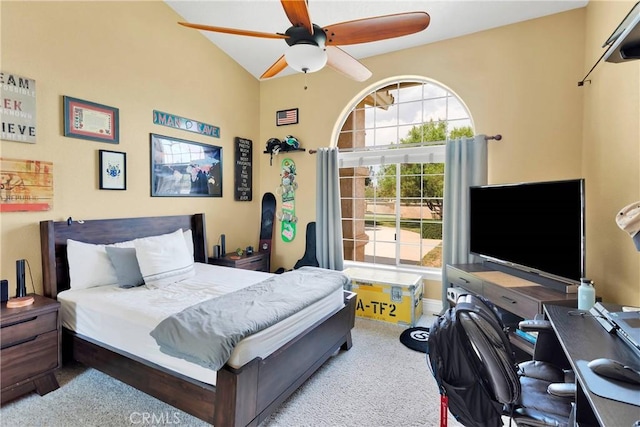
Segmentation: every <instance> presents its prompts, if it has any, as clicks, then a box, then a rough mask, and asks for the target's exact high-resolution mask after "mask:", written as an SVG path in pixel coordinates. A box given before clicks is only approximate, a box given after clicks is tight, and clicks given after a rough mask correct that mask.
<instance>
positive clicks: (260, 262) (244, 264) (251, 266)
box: [236, 257, 267, 271]
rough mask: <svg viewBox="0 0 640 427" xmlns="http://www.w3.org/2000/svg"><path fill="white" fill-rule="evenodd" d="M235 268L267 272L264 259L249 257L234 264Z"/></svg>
mask: <svg viewBox="0 0 640 427" xmlns="http://www.w3.org/2000/svg"><path fill="white" fill-rule="evenodd" d="M236 268H242V269H244V270H255V271H267V259H266V257H251V258H246V259H243V260H240V261H238V262H237V263H236Z"/></svg>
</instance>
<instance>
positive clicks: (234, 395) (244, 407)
mask: <svg viewBox="0 0 640 427" xmlns="http://www.w3.org/2000/svg"><path fill="white" fill-rule="evenodd" d="M178 228H182V229H183V230H187V229H191V230H192V232H193V242H194V258H195V260H196V262H206V260H207V250H206V238H205V227H204V214H195V215H180V216H163V217H145V218H121V219H103V220H91V221H84V222H77V221H72V222H71V223H70V224H69V223H67V221H61V222H54V221H42V222H40V243H41V250H42V274H43V287H44V294H45V295H46V296H48V297H50V298H54V299H55V298H56V297H57V294H58V292H61V291H63V290H65V289H69V274H68V271H69V268H68V262H67V239H73V240H78V241H83V242H87V243H94V244H98V243H103V244H109V243H115V242H120V241H125V240H131V239H135V238H139V237H147V236H153V235H158V234H165V233H171V232H173V231H175V230H177V229H178ZM354 296H355V294H352V293H349V292H345V306H344V307H343V308H342V309H340V310H339V311H338V312H336V313H334V314H332V315H329V316H327V317H326V318H324V319H323V320H321V321H319V322H317V323H316V324H315V325H313V326H312V327H310V328H308V329H307V330H306V331H304V332H303V333H301V334H300V335H298V336H297V337H295V338H294V339H292V340H291V341H289V342H288V343H287V344H285V345H284V346H282V347H281V348H280V349H278V350H276V351H275V352H274V353H273V354H271V355H270V356H268V357H267V358H265V359H261V358H256V359H254V360H252V361H251V362H249V363H247V364H246V365H244V366H242V367H240V368H238V369H235V368H232V367H230V366H228V365H225V366H224V367H223V368H222V369H220V370H219V371H218V373H217V380H216V382H217V384H216V386H212V385H209V384H206V383H203V382H199V381H196V380H194V379H191V378H188V377H186V376H184V375H181V374H178V373H176V372H173V371H171V370H168V369H166V368H163V367H161V366H158V365H156V364H154V363H151V362H148V361H145V360H143V359H141V358H138V357H135V356H133V355H131V354H128V353H126V352H123V351H120V350H117V349H114V348H111V347H109V346H106V345H104V344H101V343H99V342H96V341H94V340H92V339H89V338H87V337H83V336H81V335H78V334H75V333H73V332H72V331H69V330H66V329H65V330H64V331H63V355H65V357H66V358H67V360H68V358H69V357H71V358H73V359H75V360H77V361H78V362H81V363H83V364H85V365H87V366H90V367H93V368H96V369H98V370H100V371H102V372H105V373H106V374H108V375H110V376H112V377H114V378H116V379H118V380H120V381H122V382H125V383H127V384H129V385H131V386H133V387H135V388H137V389H138V390H141V391H143V392H145V393H147V394H149V395H151V396H154V397H156V398H158V399H160V400H162V401H164V402H166V403H168V404H170V405H172V406H174V407H176V408H179V409H181V410H183V411H185V412H188V413H190V414H192V415H194V416H196V417H198V418H200V419H202V420H204V421H207V422H209V423H212V424H214V425H215V426H216V427H225V426H248V425H251V426H256V425H258V424H259V423H260V422H262V421H263V420H265V419H266V418H267V417H268V416H269V415H270V414H271V413H272V412H273V411H274V410H275V409H276V408H277V407H278V406H279V405H280V404H282V402H283V401H284V400H285V399H286V398H287V397H289V396H290V395H291V394H292V393H293V392H294V391H295V390H296V389H297V388H298V387H300V385H302V384H303V383H304V382H305V381H306V380H307V379H308V378H309V377H310V376H311V375H312V374H313V373H314V372H315V371H316V370H317V369H318V368H319V367H320V366H322V364H323V363H324V362H325V361H326V360H327V359H329V358H330V357H331V356H332V355H333V354H334V353H335V352H336V351H338V350H339V349H343V350H348V349H350V348H351V345H352V344H351V329H352V328H353V326H354V320H355V301H356V299H355V298H354Z"/></svg>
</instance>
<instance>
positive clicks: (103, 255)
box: [67, 239, 133, 289]
mask: <svg viewBox="0 0 640 427" xmlns="http://www.w3.org/2000/svg"><path fill="white" fill-rule="evenodd" d="M105 246H114V247H118V248H132V247H133V241H132V240H130V241H128V242H121V243H114V244H113V245H96V244H92V243H84V242H78V241H76V240H71V239H67V260H68V262H69V287H70V288H71V289H86V288H93V287H95V286H107V285H115V284H116V283H118V276H117V275H116V270H115V269H114V268H113V264H111V260H110V259H109V256H108V255H107V252H106V250H105Z"/></svg>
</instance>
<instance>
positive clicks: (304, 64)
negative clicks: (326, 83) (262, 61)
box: [284, 43, 327, 73]
mask: <svg viewBox="0 0 640 427" xmlns="http://www.w3.org/2000/svg"><path fill="white" fill-rule="evenodd" d="M284 57H285V59H286V60H287V64H288V65H289V66H290V67H291V68H293V69H294V70H296V71H299V72H302V73H314V72H316V71H318V70H321V69H322V68H323V67H324V66H325V65H326V64H327V52H325V50H324V49H322V48H321V47H319V46H316V45H313V44H309V43H298V44H294V45H293V46H289V48H288V49H287V51H286V52H285V54H284Z"/></svg>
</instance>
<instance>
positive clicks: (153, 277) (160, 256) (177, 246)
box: [133, 229, 195, 287]
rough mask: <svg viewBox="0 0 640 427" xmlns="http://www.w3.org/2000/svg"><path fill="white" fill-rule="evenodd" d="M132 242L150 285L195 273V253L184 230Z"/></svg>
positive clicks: (146, 281)
mask: <svg viewBox="0 0 640 427" xmlns="http://www.w3.org/2000/svg"><path fill="white" fill-rule="evenodd" d="M133 245H134V247H135V248H136V258H137V259H138V265H139V266H140V272H141V273H142V277H143V278H144V283H145V284H146V285H147V286H149V287H155V286H162V285H167V284H169V283H173V282H177V281H179V280H183V279H186V278H188V277H192V276H194V275H195V269H194V267H193V255H191V253H190V251H189V248H188V247H187V244H186V242H185V237H184V234H183V233H182V229H179V230H176V231H175V232H173V233H169V234H163V235H160V236H152V237H145V238H143V239H135V240H134V241H133Z"/></svg>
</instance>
